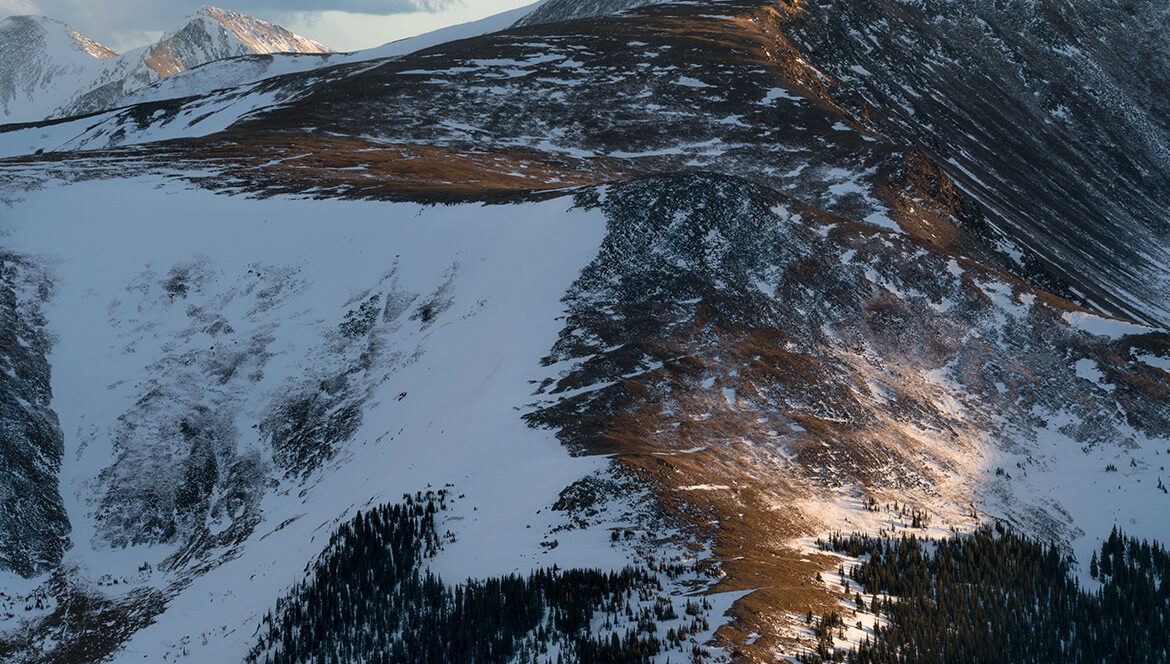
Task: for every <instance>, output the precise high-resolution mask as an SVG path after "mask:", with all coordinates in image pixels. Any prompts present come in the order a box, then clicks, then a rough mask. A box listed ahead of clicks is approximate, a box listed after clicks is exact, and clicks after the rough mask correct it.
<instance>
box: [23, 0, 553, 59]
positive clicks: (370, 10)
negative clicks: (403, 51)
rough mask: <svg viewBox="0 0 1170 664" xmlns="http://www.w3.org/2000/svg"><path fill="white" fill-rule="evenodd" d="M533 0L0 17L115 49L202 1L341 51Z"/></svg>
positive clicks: (249, 0) (98, 2) (85, 0)
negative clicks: (57, 24) (54, 23)
mask: <svg viewBox="0 0 1170 664" xmlns="http://www.w3.org/2000/svg"><path fill="white" fill-rule="evenodd" d="M532 2H534V0H331V1H330V0H210V2H209V0H0V19H3V18H4V17H6V16H10V15H12V14H43V15H45V16H49V17H52V18H55V19H58V20H61V21H64V22H66V23H68V24H70V25H72V26H73V27H74V29H76V30H77V31H78V32H80V33H81V34H83V35H85V36H87V37H89V38H91V39H95V40H97V41H99V42H101V43H102V44H105V45H106V46H108V47H110V48H112V49H114V50H115V51H118V52H122V51H127V50H129V49H131V48H134V47H136V46H145V45H146V44H149V43H152V42H154V41H156V40H157V39H158V38H159V37H161V36H162V33H163V32H165V31H167V30H170V29H171V28H173V27H175V26H176V25H178V24H179V23H181V22H182V20H183V18H184V17H186V16H187V15H188V14H190V13H191V12H193V11H195V10H196V9H198V8H199V7H200V6H201V5H203V4H212V5H215V6H218V7H222V8H224V9H231V10H233V11H238V12H243V13H245V14H250V15H252V16H255V17H256V18H262V19H264V20H266V21H271V22H273V23H277V24H280V25H283V26H284V27H286V28H288V29H289V30H292V31H293V32H295V33H297V34H300V35H303V36H305V37H309V38H311V39H316V40H317V41H319V42H322V43H323V44H326V45H327V46H331V47H332V48H334V49H337V50H339V51H353V50H357V49H362V48H370V47H372V46H379V45H381V44H385V43H386V42H389V41H394V40H395V39H401V38H403V37H410V36H412V35H417V34H420V33H423V32H428V31H430V30H434V29H436V28H441V27H443V26H445V25H452V24H455V23H465V22H467V21H474V20H476V19H479V18H483V17H485V16H490V15H492V14H496V13H499V12H502V11H506V10H509V9H514V8H516V7H521V6H523V5H527V4H531V3H532Z"/></svg>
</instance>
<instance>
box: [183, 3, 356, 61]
mask: <svg viewBox="0 0 1170 664" xmlns="http://www.w3.org/2000/svg"><path fill="white" fill-rule="evenodd" d="M206 20H210V21H212V22H213V23H215V24H217V25H218V26H219V27H220V28H222V29H224V30H226V31H228V32H230V33H232V34H233V35H234V36H235V37H236V39H238V40H240V41H241V42H242V43H243V44H244V45H246V46H247V47H248V48H250V49H252V50H253V51H254V52H256V53H261V54H263V53H281V52H295V53H330V52H332V51H333V49H331V48H329V47H328V46H326V45H324V44H322V43H320V42H317V41H314V40H312V39H309V38H307V37H302V36H301V35H298V34H295V33H293V32H292V31H290V30H288V29H286V28H284V27H282V26H279V25H277V24H275V23H270V22H268V21H265V20H263V19H259V18H256V17H254V16H249V15H247V14H242V13H240V12H235V11H231V10H230V9H222V8H220V7H215V6H212V5H202V6H201V7H199V9H197V10H195V11H194V12H193V13H191V14H190V15H189V16H188V17H187V18H186V20H184V21H183V23H182V24H181V26H180V27H179V28H178V29H176V30H174V31H173V32H169V33H167V34H166V35H165V36H164V37H163V41H166V40H167V39H168V38H170V37H173V36H175V35H176V34H178V33H180V32H182V31H183V30H185V29H187V28H188V27H189V26H191V24H193V23H201V22H203V21H206Z"/></svg>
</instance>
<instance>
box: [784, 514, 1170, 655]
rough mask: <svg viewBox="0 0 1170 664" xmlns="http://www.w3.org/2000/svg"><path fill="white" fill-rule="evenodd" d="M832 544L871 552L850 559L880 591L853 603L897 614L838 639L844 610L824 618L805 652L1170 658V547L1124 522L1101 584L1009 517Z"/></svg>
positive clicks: (854, 552)
mask: <svg viewBox="0 0 1170 664" xmlns="http://www.w3.org/2000/svg"><path fill="white" fill-rule="evenodd" d="M821 545H822V546H823V547H824V548H826V549H832V550H836V551H839V552H842V553H846V554H848V555H850V556H853V557H862V556H868V558H867V559H865V561H864V562H862V563H861V564H858V565H856V566H854V567H853V568H852V569H850V570H848V576H849V578H851V579H852V580H853V581H854V582H855V583H856V584H857V585H858V586H860V588H861V589H862V590H863V591H864V593H866V594H868V595H869V596H870V597H869V598H868V604H867V599H866V597H865V596H864V595H862V594H861V593H858V594H857V595H856V597H855V598H854V604H856V605H858V608H859V609H860V610H868V611H869V612H871V613H877V614H878V615H880V616H882V617H884V618H886V624H885V626H879V627H878V628H877V629H876V631H875V634H874V637H873V638H872V639H869V638H866V639H864V640H863V641H862V642H861V643H860V645H857V646H856V647H853V648H850V649H843V648H842V649H837V648H834V647H833V643H834V642H833V638H834V636H837V637H838V638H839V637H840V636H842V634H841V629H840V628H843V626H844V623H845V621H843V620H841V618H840V617H838V616H836V615H832V616H826V617H822V618H819V619H817V620H816V626H817V628H818V629H816V630H815V633H816V636H817V639H818V647H817V650H816V652H814V653H807V654H805V655H803V656H802V658H801V659H802V661H805V662H821V661H825V660H836V661H846V662H851V663H857V664H902V663H910V662H914V663H916V664H931V663H935V662H938V663H940V664H941V663H946V664H958V663H965V662H970V663H976V662H978V663H980V664H994V663H999V662H1002V663H1004V664H1029V663H1032V662H1035V663H1037V664H1051V663H1052V662H1062V663H1069V664H1076V663H1079V662H1085V663H1090V662H1091V663H1093V664H1101V663H1114V662H1115V663H1117V664H1143V663H1150V664H1154V663H1161V664H1165V663H1166V662H1170V555H1167V552H1166V550H1165V549H1164V548H1163V547H1162V546H1161V545H1159V544H1157V543H1149V542H1145V541H1139V540H1137V539H1134V538H1130V537H1126V536H1125V535H1124V534H1123V533H1120V532H1118V531H1117V529H1116V528H1114V530H1113V532H1111V533H1110V535H1109V537H1108V539H1107V540H1106V541H1105V542H1104V543H1103V544H1102V546H1101V551H1100V556H1098V555H1097V554H1096V553H1094V555H1093V558H1092V561H1091V563H1090V573H1091V574H1092V576H1093V577H1094V578H1097V579H1098V580H1099V582H1100V587H1099V588H1096V589H1095V590H1092V591H1090V590H1086V589H1085V588H1082V587H1081V586H1080V584H1079V583H1078V581H1077V578H1076V576H1075V575H1074V574H1073V569H1072V567H1073V565H1074V561H1073V560H1071V559H1070V558H1068V557H1066V556H1064V555H1062V554H1061V553H1060V551H1058V550H1057V549H1056V548H1054V547H1051V546H1047V545H1044V544H1042V543H1040V542H1037V541H1035V540H1033V539H1030V538H1028V537H1024V536H1021V535H1018V534H1016V533H1013V532H1011V531H1010V530H1008V529H1006V528H1004V527H1003V526H1001V525H999V524H997V525H996V527H995V529H994V530H992V529H991V528H984V529H981V530H979V531H977V532H975V533H974V534H972V535H969V536H954V537H951V538H948V539H944V540H929V541H925V540H920V539H917V538H915V537H913V536H907V537H903V538H901V539H899V540H895V541H891V540H888V539H877V538H870V537H861V536H849V537H844V536H834V537H831V538H830V539H829V540H828V541H827V542H821ZM877 595H880V596H882V597H876V596H877ZM889 596H894V599H890V597H889ZM810 618H811V617H810ZM810 622H811V620H810ZM825 627H827V629H826V628H825ZM834 628H838V629H836V630H834ZM834 631H836V634H834Z"/></svg>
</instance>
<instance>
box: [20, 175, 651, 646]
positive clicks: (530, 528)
mask: <svg viewBox="0 0 1170 664" xmlns="http://www.w3.org/2000/svg"><path fill="white" fill-rule="evenodd" d="M568 203H569V201H568V200H566V199H556V200H552V201H548V202H544V203H534V204H526V205H523V206H520V207H516V206H479V205H460V206H450V207H437V208H435V207H422V206H419V205H415V204H405V203H404V204H379V203H352V202H351V203H347V202H338V201H309V200H293V199H276V200H266V201H258V200H250V199H245V198H238V197H225V196H218V195H215V194H212V193H210V192H205V191H201V190H190V189H186V188H183V187H181V186H178V185H175V184H167V183H166V181H165V180H162V179H160V178H157V177H153V178H135V179H129V180H124V181H109V180H107V181H100V182H96V181H95V182H88V183H82V184H77V185H70V186H55V185H54V186H49V187H47V188H45V189H43V190H38V191H35V192H30V193H29V195H28V196H27V197H26V199H25V200H24V201H22V202H20V203H18V204H16V205H15V206H14V207H13V208H12V209H10V210H9V211H8V213H7V214H5V216H4V221H3V224H2V225H3V228H2V229H0V232H3V233H4V234H5V236H6V240H5V244H6V245H7V246H8V247H9V248H10V249H11V250H13V251H18V252H22V253H27V254H31V255H37V256H40V257H41V260H42V261H43V263H44V264H46V265H48V266H49V270H50V272H51V273H52V275H53V279H54V289H55V290H54V294H53V296H52V298H51V299H50V300H49V301H48V302H46V303H45V304H44V306H45V315H46V318H47V321H48V323H47V326H48V328H49V330H51V333H52V334H54V335H57V342H56V344H55V346H54V349H53V351H52V353H51V355H50V356H49V359H50V362H51V364H52V367H53V376H54V381H55V382H54V384H53V388H54V400H53V403H54V406H55V408H56V411H57V412H58V413H60V415H61V428H62V430H63V431H64V432H65V439H66V442H65V447H66V454H65V461H64V465H63V470H62V475H61V486H62V493H63V494H64V497H65V503H66V509H67V513H68V515H69V518H70V520H71V522H72V525H73V534H72V541H73V547H72V549H71V550H69V551H68V553H67V554H66V557H65V560H64V562H63V565H64V568H66V569H70V570H72V571H71V573H70V581H69V583H70V584H74V585H76V586H79V587H86V588H89V589H90V591H91V592H92V591H95V590H96V591H98V592H100V593H102V594H103V595H105V596H107V597H112V598H114V599H115V600H117V599H118V598H122V599H127V598H133V597H135V596H136V595H135V593H136V592H140V591H143V590H144V589H151V590H152V591H153V590H157V589H165V588H168V587H169V588H172V589H176V588H177V589H178V593H177V595H176V596H175V598H174V599H173V600H171V604H170V607H169V609H168V610H167V611H166V612H165V613H163V614H162V615H161V616H160V617H159V618H158V619H157V621H156V622H154V623H153V624H151V625H150V626H149V627H146V628H145V629H143V630H142V631H141V632H139V633H137V634H136V635H135V636H134V637H133V639H132V640H131V641H130V643H129V644H128V645H127V646H126V648H125V650H122V651H120V653H119V654H118V659H117V661H127V662H129V661H143V658H144V657H145V658H147V659H149V660H151V661H162V660H163V658H166V659H167V660H168V661H176V660H177V661H193V662H194V661H223V662H228V661H240V659H241V657H242V655H243V653H244V652H245V651H246V649H247V648H248V647H249V646H250V645H251V643H250V639H251V637H252V632H251V629H252V627H253V626H254V625H255V623H256V621H257V620H258V619H259V617H260V616H261V615H262V614H263V612H264V611H266V610H267V609H269V608H270V607H271V603H272V602H273V601H274V599H275V598H276V597H277V596H279V595H280V594H281V593H283V592H284V591H285V590H286V589H287V588H288V587H290V586H291V585H292V584H293V583H294V582H296V581H298V580H299V579H300V578H301V575H302V574H303V570H304V569H305V566H306V565H307V564H308V563H309V562H310V561H311V560H312V559H313V558H314V556H315V555H316V554H317V553H319V552H320V550H321V548H322V547H323V546H324V543H325V542H326V541H327V540H328V536H329V534H330V532H331V531H332V530H333V528H334V527H335V526H336V525H337V524H338V523H339V522H340V520H342V519H347V518H349V517H351V516H352V514H353V511H354V510H355V509H359V508H362V509H364V508H368V506H370V505H375V504H381V503H385V502H395V501H397V500H398V498H399V497H400V496H401V495H402V493H403V492H413V491H416V490H423V489H425V488H427V487H428V486H433V487H442V486H444V485H446V486H449V487H451V491H452V492H453V493H457V494H461V495H463V496H465V498H462V499H461V500H459V501H457V502H456V505H455V506H454V508H453V511H452V513H451V514H450V516H449V519H448V522H447V523H446V525H445V527H446V528H448V529H449V530H451V531H452V532H453V533H454V534H455V542H454V543H453V544H450V545H449V546H448V547H447V548H446V549H445V550H444V551H443V553H442V554H441V556H440V558H439V559H438V560H436V561H435V562H434V565H435V566H436V569H437V570H439V571H441V572H442V573H443V574H444V575H445V576H447V577H448V578H451V579H452V580H457V579H458V578H461V577H463V578H465V577H483V576H489V575H499V574H502V573H507V572H511V571H516V570H520V571H525V570H530V569H533V568H535V567H536V566H540V565H545V566H547V565H551V564H553V563H556V564H557V565H560V566H562V567H565V566H574V565H575V566H587V567H591V568H593V567H598V566H601V567H620V566H622V565H624V564H625V563H626V562H627V555H628V554H627V553H623V552H622V551H621V550H620V549H616V548H614V547H613V546H612V545H611V543H610V541H609V539H610V538H609V536H608V535H609V534H608V531H607V530H605V529H604V528H595V529H586V530H576V531H573V532H562V533H558V534H556V536H555V537H556V538H558V539H559V541H560V544H561V546H559V547H557V548H555V549H552V550H548V549H547V548H545V547H542V546H541V545H540V542H542V541H544V540H545V539H549V538H551V535H550V533H551V531H552V529H553V528H554V527H556V526H558V525H561V524H562V522H563V519H564V518H565V517H564V516H563V514H561V513H558V512H553V511H551V510H550V509H549V508H550V506H551V505H552V503H553V502H555V501H556V499H557V495H558V493H559V492H560V491H561V490H562V489H563V488H564V487H565V486H567V485H569V484H571V483H572V482H574V481H576V480H577V479H580V478H581V477H584V476H586V475H588V474H590V473H594V472H597V471H599V470H601V469H603V468H604V467H605V465H606V461H605V460H604V459H599V458H573V457H570V456H569V455H568V453H567V452H566V451H565V449H564V448H563V447H561V445H560V444H559V443H558V442H557V441H556V439H555V438H554V437H553V436H552V435H551V434H550V433H548V432H544V431H540V430H536V429H531V428H529V427H527V426H526V425H525V424H524V422H523V421H522V420H521V418H520V413H519V412H518V410H517V409H519V408H521V407H523V406H524V405H525V404H526V403H527V402H528V401H529V400H530V398H531V397H530V395H531V392H532V390H533V386H532V381H534V380H539V379H540V378H541V377H542V374H545V373H546V372H547V371H548V370H547V369H543V368H542V367H541V366H540V357H541V354H542V352H543V351H544V350H545V349H547V348H548V347H549V346H550V345H551V343H552V342H553V340H554V339H555V336H556V332H557V329H558V328H559V326H560V324H559V322H558V317H559V315H560V314H561V312H562V308H563V305H562V303H561V301H560V298H561V296H562V294H563V292H564V290H565V289H566V288H567V286H568V285H569V283H570V282H571V281H572V280H573V279H574V278H575V277H576V276H577V274H578V272H579V270H580V269H581V266H582V265H584V264H585V263H586V262H587V261H588V260H589V258H590V257H591V256H592V255H593V254H594V253H595V252H596V250H597V247H598V245H599V243H600V241H601V237H602V234H603V232H604V227H605V226H604V222H603V219H602V217H601V215H600V213H598V212H597V211H592V212H587V211H578V212H569V213H566V206H567V204H568ZM324 220H329V221H328V222H327V223H323V222H324ZM339 265H345V266H346V267H345V269H344V270H339V269H338V266H339ZM369 303H373V306H372V307H367V306H366V305H368V304H369ZM305 394H312V395H317V396H314V397H313V398H320V399H324V400H326V401H329V400H330V399H334V398H335V397H337V396H338V395H341V398H340V399H334V400H333V401H330V402H329V406H328V408H329V409H330V413H336V412H339V411H345V410H346V409H356V410H357V411H359V412H360V415H359V417H358V418H357V424H356V426H355V427H354V428H352V430H350V431H349V433H348V435H347V436H346V437H345V440H338V441H334V443H335V445H336V449H335V451H334V453H333V455H331V456H326V457H322V458H321V460H320V464H319V465H318V466H316V467H309V466H305V465H291V466H290V465H288V464H287V463H286V462H285V461H283V460H282V459H280V458H277V457H276V456H274V455H273V453H272V449H273V447H272V445H271V443H270V440H268V439H267V436H268V433H269V432H268V429H267V426H268V424H267V423H268V422H270V418H271V417H272V415H273V414H274V413H285V412H287V410H282V409H284V408H285V406H286V405H287V404H288V403H289V400H290V399H291V398H292V397H293V396H295V395H305ZM179 423H181V424H179ZM176 427H177V428H176ZM192 430H198V431H199V432H200V433H198V434H194V435H188V434H189V433H190V432H191V431H192ZM204 434H206V435H204ZM209 439H213V440H211V442H212V444H213V446H214V448H215V449H214V450H213V451H212V454H213V456H214V458H215V459H216V460H217V462H218V464H219V466H218V467H219V468H220V469H221V470H220V471H219V474H218V475H217V478H216V479H212V480H211V484H212V488H211V489H210V490H209V493H208V496H207V500H206V502H205V504H204V506H203V507H202V508H196V509H194V510H193V511H190V512H189V514H190V515H191V516H190V518H188V519H186V520H185V521H183V522H181V523H178V524H172V529H174V528H177V530H175V531H173V532H170V533H166V532H164V530H165V529H156V530H153V531H151V530H150V529H146V530H144V529H143V524H146V523H148V522H149V518H147V517H146V516H143V515H142V514H141V511H142V510H144V509H145V510H146V511H149V510H150V507H149V505H153V504H156V503H158V502H160V501H162V502H167V501H171V500H173V498H172V497H171V496H169V495H168V494H167V493H166V492H167V491H168V490H170V489H173V488H174V486H175V485H176V484H182V483H183V478H182V473H181V470H179V469H182V468H185V467H189V461H190V459H192V458H194V457H195V456H197V455H198V452H196V451H193V450H192V449H191V448H190V446H191V445H193V444H194V445H196V447H197V446H198V444H200V443H193V442H192V441H203V440H209ZM184 441H186V442H184ZM245 466H246V467H247V472H249V473H253V474H256V475H257V478H256V479H255V481H251V480H247V481H243V480H241V478H240V477H239V476H240V475H242V473H241V472H237V471H238V470H239V469H240V468H242V467H245ZM229 467H230V468H231V469H232V470H231V471H230V472H229V471H228V470H227V469H228V468H229ZM172 472H175V473H179V475H178V476H172V475H171V474H170V473H172ZM249 482H250V483H249ZM168 504H170V503H168ZM176 504H177V503H176ZM176 509H180V508H176ZM156 516H157V515H156ZM163 516H164V517H165V515H163ZM147 531H149V532H150V533H153V536H143V533H144V532H147ZM217 538H218V539H217ZM148 566H149V567H148ZM144 568H145V570H144ZM194 570H199V571H200V572H202V574H201V575H197V574H196V573H195V571H194ZM4 574H5V576H4V585H5V587H6V588H8V589H9V590H8V592H12V591H13V590H12V589H13V588H20V587H22V586H23V582H20V581H18V580H16V579H15V578H12V577H11V576H10V574H11V573H9V572H6V573H4ZM115 579H116V580H118V582H119V583H118V585H117V586H114V585H111V583H112V580H115ZM192 579H194V580H193V582H192ZM188 583H190V585H187V584H188ZM127 601H129V600H127ZM7 625H9V626H11V625H12V623H11V622H9V623H7ZM63 638H68V637H67V636H66V637H63Z"/></svg>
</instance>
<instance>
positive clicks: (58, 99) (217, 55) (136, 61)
mask: <svg viewBox="0 0 1170 664" xmlns="http://www.w3.org/2000/svg"><path fill="white" fill-rule="evenodd" d="M0 26H8V28H7V29H6V30H3V29H0V53H3V54H5V55H6V60H7V63H8V64H7V65H6V66H4V67H0V102H3V107H2V109H3V111H4V117H6V118H7V119H8V120H9V121H12V122H28V121H37V120H42V119H52V118H62V117H69V116H74V115H84V114H87V113H92V112H96V111H100V110H105V109H107V108H111V107H114V106H117V105H119V104H120V102H122V101H123V100H124V99H126V98H127V97H128V96H129V95H131V94H132V93H134V92H135V91H137V90H139V89H142V88H145V87H147V86H149V85H151V84H153V83H156V82H158V81H161V80H164V79H166V78H168V77H170V76H173V75H174V74H177V73H179V72H182V71H186V70H188V69H191V68H193V67H197V66H199V65H203V64H206V63H209V62H214V61H217V60H222V59H225V58H231V57H236V56H241V55H252V54H271V53H286V52H298V53H308V54H324V53H330V52H332V51H331V49H329V48H328V47H327V46H325V45H323V44H320V43H318V42H315V41H313V40H311V39H307V38H304V37H301V36H299V35H295V34H293V33H291V32H289V31H288V30H285V29H284V28H282V27H280V26H277V25H274V24H272V23H268V22H266V21H262V20H260V19H255V18H252V17H249V16H245V15H243V14H239V13H237V12H231V11H227V10H223V9H219V8H216V7H212V6H210V5H204V6H203V7H201V8H200V9H198V10H196V11H195V12H193V13H192V14H190V15H189V16H187V18H186V19H184V20H183V21H182V22H181V23H180V24H179V25H177V26H176V27H175V28H174V29H172V30H170V31H168V32H167V33H166V34H164V35H163V37H162V38H161V39H160V40H159V41H158V42H156V43H154V44H151V45H148V46H144V47H140V48H137V49H133V50H131V51H127V52H126V53H123V54H117V53H115V52H114V51H113V50H111V49H108V48H106V47H104V46H102V45H101V44H98V43H97V42H96V41H93V40H92V39H89V38H87V37H84V36H82V35H80V34H79V33H77V31H76V30H74V29H73V28H71V27H69V26H68V25H67V24H65V23H62V22H61V21H57V20H55V19H51V18H46V17H25V16H13V17H8V18H6V19H4V21H3V22H0ZM38 30H39V34H38ZM30 31H32V32H33V34H32V36H31V37H27V36H24V37H22V35H21V32H23V33H29V32H30ZM5 33H7V39H5ZM45 34H52V35H54V38H55V39H56V41H57V42H65V43H66V44H69V43H70V40H71V42H72V44H74V45H75V48H73V49H72V51H70V50H69V49H66V48H62V47H61V46H60V45H58V46H56V47H55V48H54V47H50V46H45V45H42V44H41V43H40V42H43V40H44V38H43V35H45ZM38 36H41V39H40V42H38V41H37V37H38ZM71 53H72V55H71ZM78 54H84V55H85V56H88V57H77V55H78ZM52 72H61V73H60V74H56V75H50V74H51V73H52ZM62 75H68V76H69V77H70V79H71V80H69V81H67V82H63V81H62V80H61V76H62ZM46 77H47V78H46Z"/></svg>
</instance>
